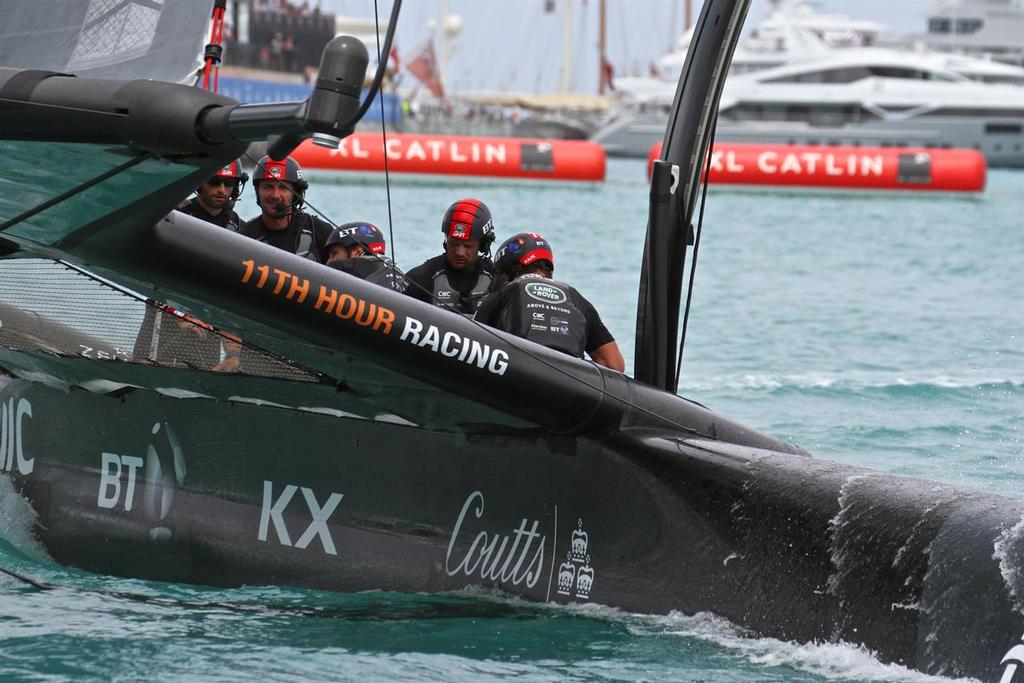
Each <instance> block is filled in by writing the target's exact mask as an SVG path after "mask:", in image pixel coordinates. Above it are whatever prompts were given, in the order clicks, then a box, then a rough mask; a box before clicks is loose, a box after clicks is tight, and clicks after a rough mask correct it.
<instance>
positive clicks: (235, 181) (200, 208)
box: [178, 160, 249, 232]
mask: <svg viewBox="0 0 1024 683" xmlns="http://www.w3.org/2000/svg"><path fill="white" fill-rule="evenodd" d="M248 179H249V175H248V174H247V173H245V172H243V171H242V164H241V162H240V161H239V160H235V161H232V162H231V163H230V164H228V165H227V166H224V167H223V168H220V169H218V170H217V173H216V174H214V175H213V177H211V178H210V179H209V180H207V181H206V182H204V183H203V184H202V185H200V186H199V188H198V189H196V196H195V197H193V198H192V199H191V200H186V201H185V202H182V203H181V205H180V206H178V211H181V212H182V213H187V214H188V215H189V216H195V217H196V218H200V219H202V220H204V221H206V222H207V223H213V224H214V225H219V226H220V227H222V228H227V229H228V230H231V231H232V232H238V228H239V226H241V225H242V219H241V218H239V217H238V214H237V213H235V209H234V206H235V202H236V201H237V200H238V197H239V195H241V194H242V188H243V187H244V186H245V181H247V180H248Z"/></svg>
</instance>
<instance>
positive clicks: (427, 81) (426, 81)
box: [405, 40, 444, 97]
mask: <svg viewBox="0 0 1024 683" xmlns="http://www.w3.org/2000/svg"><path fill="white" fill-rule="evenodd" d="M405 69H406V71H408V72H409V73H411V74H412V75H413V76H415V77H416V79H417V80H418V81H419V82H420V83H422V84H423V85H425V86H427V89H428V90H430V92H432V93H434V96H435V97H444V86H443V85H442V84H441V75H440V74H439V73H438V70H437V57H435V56H434V41H433V40H426V41H425V42H423V43H421V44H420V46H419V47H417V48H416V49H415V50H413V55H412V57H411V58H406V60H405Z"/></svg>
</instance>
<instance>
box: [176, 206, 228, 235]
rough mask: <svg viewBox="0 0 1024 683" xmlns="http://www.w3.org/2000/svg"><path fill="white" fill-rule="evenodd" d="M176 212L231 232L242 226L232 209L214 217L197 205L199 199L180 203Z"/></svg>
mask: <svg viewBox="0 0 1024 683" xmlns="http://www.w3.org/2000/svg"><path fill="white" fill-rule="evenodd" d="M178 211H181V212H182V213H185V214H188V215H189V216H195V217H196V218H199V219H201V220H204V221H206V222H207V223H213V224H214V225H219V226H220V227H222V228H226V229H228V230H231V231H232V232H238V228H239V226H241V225H242V219H241V218H239V217H238V214H237V213H235V211H234V209H229V208H226V207H225V208H224V209H222V210H221V212H220V213H218V214H217V215H216V216H214V215H213V214H212V213H210V212H209V211H207V210H206V209H205V208H204V207H203V205H202V204H200V203H199V197H194V198H193V199H192V200H191V201H189V202H185V203H182V204H181V205H180V206H179V207H178Z"/></svg>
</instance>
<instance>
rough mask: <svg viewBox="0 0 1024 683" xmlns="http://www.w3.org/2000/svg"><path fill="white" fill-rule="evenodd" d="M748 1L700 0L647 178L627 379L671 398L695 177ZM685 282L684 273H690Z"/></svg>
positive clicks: (696, 184) (675, 379)
mask: <svg viewBox="0 0 1024 683" xmlns="http://www.w3.org/2000/svg"><path fill="white" fill-rule="evenodd" d="M749 7H750V0H708V1H707V2H705V3H704V5H703V6H702V8H701V12H700V16H699V17H698V18H697V22H696V23H695V24H694V37H695V38H696V37H698V36H699V38H700V39H699V40H696V39H694V40H691V41H690V47H689V51H688V52H687V55H686V61H685V63H684V64H683V70H682V73H681V74H680V76H679V85H678V87H677V88H676V96H675V100H674V102H673V105H672V110H671V113H670V115H669V124H668V128H667V130H666V131H665V140H664V142H663V144H662V152H661V159H658V160H656V161H655V162H654V167H653V169H652V172H651V190H650V205H649V210H648V223H647V236H646V239H645V241H644V257H643V268H642V270H641V273H640V295H639V300H638V302H637V323H636V350H635V356H634V363H633V365H634V373H635V376H636V378H637V379H638V380H640V381H641V382H645V383H647V384H650V385H653V386H656V387H659V388H661V389H665V390H666V391H672V392H675V391H676V388H677V386H678V383H679V377H678V371H677V364H678V361H679V357H678V355H677V343H676V338H677V335H678V332H679V309H680V299H681V294H682V283H683V270H684V260H685V257H686V247H687V245H688V244H691V243H693V237H694V236H693V227H692V224H691V220H692V218H693V211H694V208H695V205H696V200H697V189H698V187H699V186H700V175H701V170H702V168H703V166H704V161H705V159H706V158H707V155H708V151H709V149H710V146H711V138H712V135H713V131H714V121H715V116H716V114H717V111H718V102H719V99H720V98H721V94H722V86H723V84H724V82H725V76H726V72H727V71H728V67H729V62H730V61H731V60H732V54H733V51H734V50H735V48H736V43H737V41H738V40H739V34H740V29H741V27H742V25H743V19H744V17H745V16H746V13H747V10H748V8H749ZM691 277H692V267H691Z"/></svg>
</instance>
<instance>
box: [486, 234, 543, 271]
mask: <svg viewBox="0 0 1024 683" xmlns="http://www.w3.org/2000/svg"><path fill="white" fill-rule="evenodd" d="M538 261H547V262H548V264H549V265H550V268H551V270H552V271H553V270H554V269H555V257H554V255H553V254H552V253H551V244H549V243H548V241H547V240H546V239H544V235H540V234H537V233H535V232H521V233H519V234H518V235H513V236H512V237H509V238H508V239H507V240H505V241H504V242H502V243H501V246H500V247H498V251H497V252H496V253H495V255H494V268H495V270H497V271H498V272H499V273H515V272H516V271H518V270H520V269H521V268H526V267H528V266H531V265H533V264H534V263H536V262H538Z"/></svg>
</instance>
